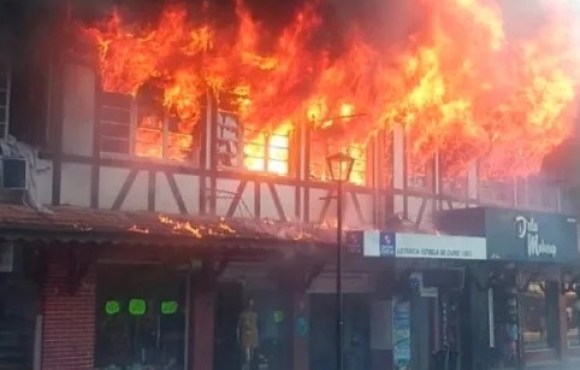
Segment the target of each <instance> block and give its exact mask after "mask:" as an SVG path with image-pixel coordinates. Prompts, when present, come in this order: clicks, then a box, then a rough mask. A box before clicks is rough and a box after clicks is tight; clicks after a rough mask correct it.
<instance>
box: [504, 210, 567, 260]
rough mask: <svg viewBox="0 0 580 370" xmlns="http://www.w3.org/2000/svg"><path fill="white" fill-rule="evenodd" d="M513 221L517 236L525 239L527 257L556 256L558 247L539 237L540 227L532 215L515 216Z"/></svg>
mask: <svg viewBox="0 0 580 370" xmlns="http://www.w3.org/2000/svg"><path fill="white" fill-rule="evenodd" d="M514 223H515V226H516V234H517V236H518V238H520V239H525V243H526V250H527V254H528V257H539V256H541V255H546V256H549V257H552V258H556V253H557V251H558V247H556V245H555V244H551V243H549V242H546V241H545V240H544V239H541V238H540V227H539V226H538V223H537V222H536V220H534V217H533V216H532V217H529V218H528V217H526V216H516V219H515V222H514Z"/></svg>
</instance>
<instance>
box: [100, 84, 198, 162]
mask: <svg viewBox="0 0 580 370" xmlns="http://www.w3.org/2000/svg"><path fill="white" fill-rule="evenodd" d="M107 95H108V96H115V95H118V97H117V98H116V99H125V98H126V99H129V106H128V107H127V108H128V109H127V110H126V111H128V113H129V122H128V124H127V125H126V124H124V123H121V122H114V121H109V120H104V119H103V109H104V108H106V109H111V110H125V108H124V107H120V106H113V105H106V104H105V102H104V101H105V99H103V96H107ZM113 99H115V98H113ZM144 104H145V103H143V102H141V101H140V99H139V97H135V96H131V95H129V94H122V93H114V92H108V91H104V90H102V89H101V91H100V96H99V99H98V110H99V116H98V118H99V119H98V125H99V127H98V130H97V131H98V133H97V134H98V135H99V148H98V151H99V154H100V156H101V157H103V158H112V159H131V160H143V161H149V162H153V163H163V164H172V165H176V166H191V167H199V164H200V162H199V158H200V152H201V150H202V145H201V141H202V138H201V137H200V132H201V130H200V129H199V126H200V125H203V124H204V122H203V119H200V121H199V122H198V123H197V124H196V125H195V126H194V130H193V131H192V132H191V136H192V141H193V143H192V146H191V154H190V155H189V157H188V158H187V159H185V160H176V159H171V158H168V157H167V153H168V151H169V146H168V141H169V140H168V138H169V134H170V130H169V125H170V119H171V118H170V116H169V114H168V112H167V110H166V109H165V108H163V107H162V106H159V107H152V110H158V111H159V113H160V116H161V117H162V118H161V119H162V122H163V129H162V130H160V131H161V132H162V140H163V141H162V156H161V157H150V156H144V155H138V154H136V152H135V150H136V145H137V131H138V129H139V125H138V118H139V113H140V111H141V110H143V109H142V108H141V109H140V105H144ZM202 106H203V105H202ZM103 122H105V123H108V124H111V123H112V124H116V125H126V126H128V127H129V135H128V137H123V138H116V137H108V136H107V135H104V134H103ZM103 137H105V138H107V139H109V140H111V141H124V142H127V143H128V145H127V148H128V150H127V151H126V152H114V151H107V150H103Z"/></svg>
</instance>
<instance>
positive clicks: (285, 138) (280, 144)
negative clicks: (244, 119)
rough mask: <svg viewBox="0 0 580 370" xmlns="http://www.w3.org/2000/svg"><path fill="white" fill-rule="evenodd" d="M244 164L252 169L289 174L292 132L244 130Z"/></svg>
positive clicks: (281, 130) (283, 130)
mask: <svg viewBox="0 0 580 370" xmlns="http://www.w3.org/2000/svg"><path fill="white" fill-rule="evenodd" d="M244 138H245V139H246V140H245V141H244V166H245V167H246V168H247V169H249V170H250V171H258V172H268V173H273V174H276V175H287V174H288V172H289V168H288V167H289V166H288V164H289V159H290V149H289V148H290V132H289V130H285V129H280V130H276V131H273V132H266V131H255V130H251V129H248V130H245V131H244Z"/></svg>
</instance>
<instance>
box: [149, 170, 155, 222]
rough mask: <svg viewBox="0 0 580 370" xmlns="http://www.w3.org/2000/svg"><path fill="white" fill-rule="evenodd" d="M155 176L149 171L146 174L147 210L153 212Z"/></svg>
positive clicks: (153, 172)
mask: <svg viewBox="0 0 580 370" xmlns="http://www.w3.org/2000/svg"><path fill="white" fill-rule="evenodd" d="M156 183H157V174H156V172H155V171H153V170H151V171H148V172H147V210H148V211H149V212H155V193H156V187H157V186H156Z"/></svg>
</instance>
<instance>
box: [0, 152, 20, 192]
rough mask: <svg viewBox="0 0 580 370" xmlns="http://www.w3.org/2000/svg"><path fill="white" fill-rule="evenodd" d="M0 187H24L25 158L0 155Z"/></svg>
mask: <svg viewBox="0 0 580 370" xmlns="http://www.w3.org/2000/svg"><path fill="white" fill-rule="evenodd" d="M0 187H1V188H2V189H15V190H16V189H18V190H24V189H26V160H25V159H24V158H18V157H0Z"/></svg>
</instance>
